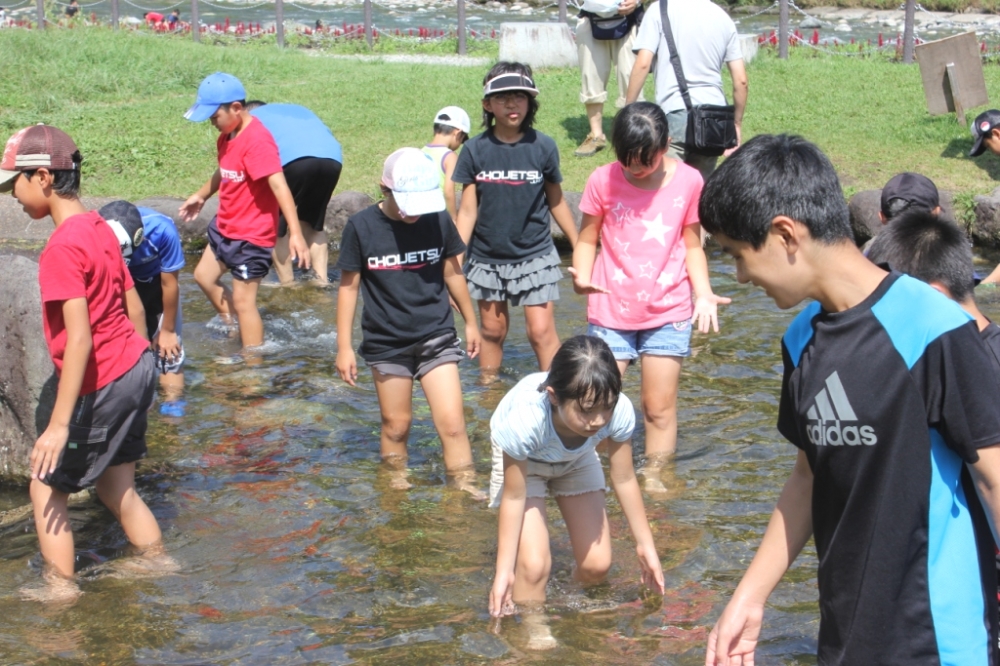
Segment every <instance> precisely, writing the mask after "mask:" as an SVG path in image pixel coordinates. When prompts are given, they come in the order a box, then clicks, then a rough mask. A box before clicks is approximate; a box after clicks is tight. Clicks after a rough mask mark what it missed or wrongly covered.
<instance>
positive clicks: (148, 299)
mask: <svg viewBox="0 0 1000 666" xmlns="http://www.w3.org/2000/svg"><path fill="white" fill-rule="evenodd" d="M134 282H135V291H136V293H138V294H139V300H140V301H142V307H143V309H144V310H145V311H146V337H148V338H149V339H152V338H153V335H154V334H155V333H156V330H157V329H158V328H159V327H160V315H161V314H163V283H162V282H161V281H160V277H159V276H156V277H154V278H152V279H151V280H150V281H149V282H143V281H142V280H134Z"/></svg>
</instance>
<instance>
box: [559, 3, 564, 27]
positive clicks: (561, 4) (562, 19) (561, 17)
mask: <svg viewBox="0 0 1000 666" xmlns="http://www.w3.org/2000/svg"><path fill="white" fill-rule="evenodd" d="M559 22H560V23H565V22H566V0H559Z"/></svg>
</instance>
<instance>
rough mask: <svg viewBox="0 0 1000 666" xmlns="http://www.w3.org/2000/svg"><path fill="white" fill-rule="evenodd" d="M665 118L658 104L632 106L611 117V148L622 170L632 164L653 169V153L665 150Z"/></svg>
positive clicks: (635, 103)
mask: <svg viewBox="0 0 1000 666" xmlns="http://www.w3.org/2000/svg"><path fill="white" fill-rule="evenodd" d="M668 139H669V134H668V130H667V114H665V113H664V112H663V109H661V108H660V105H659V104H653V103H652V102H633V103H632V104H629V105H628V106H626V107H625V108H623V109H622V110H621V111H619V112H618V113H617V114H616V115H615V121H614V124H613V125H612V126H611V145H612V146H613V147H614V149H615V157H617V158H618V161H619V162H621V163H622V164H623V165H625V166H626V167H627V166H629V165H631V164H632V163H634V162H638V163H639V164H641V165H643V166H647V167H650V166H653V158H654V157H655V156H656V153H658V152H661V151H664V150H666V149H667V141H668Z"/></svg>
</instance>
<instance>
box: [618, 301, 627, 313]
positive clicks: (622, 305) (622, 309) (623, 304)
mask: <svg viewBox="0 0 1000 666" xmlns="http://www.w3.org/2000/svg"><path fill="white" fill-rule="evenodd" d="M628 311H629V309H628V301H619V302H618V312H619V313H620V314H621V313H625V312H628Z"/></svg>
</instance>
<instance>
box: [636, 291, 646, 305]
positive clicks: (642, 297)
mask: <svg viewBox="0 0 1000 666" xmlns="http://www.w3.org/2000/svg"><path fill="white" fill-rule="evenodd" d="M635 297H636V298H637V299H639V302H640V303H642V302H645V301H648V300H649V294H647V293H646V291H645V290H643V291H640V292H639V293H638V294H636V295H635Z"/></svg>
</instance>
